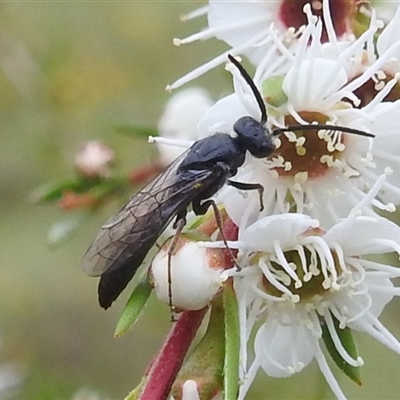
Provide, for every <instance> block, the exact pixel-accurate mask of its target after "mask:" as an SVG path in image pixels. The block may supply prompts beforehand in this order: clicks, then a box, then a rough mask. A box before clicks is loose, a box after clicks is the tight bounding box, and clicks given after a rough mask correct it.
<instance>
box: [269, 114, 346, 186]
mask: <svg viewBox="0 0 400 400" xmlns="http://www.w3.org/2000/svg"><path fill="white" fill-rule="evenodd" d="M300 116H301V117H302V118H303V119H304V120H306V121H317V122H318V123H320V124H324V123H326V121H327V117H326V116H325V115H322V114H319V113H312V112H301V113H300ZM285 124H286V125H287V126H291V125H292V126H293V125H297V123H296V121H295V120H294V119H293V117H291V116H288V117H286V119H285ZM279 139H280V146H279V147H278V148H277V149H276V150H275V152H274V154H273V156H271V158H270V161H271V162H272V164H273V165H272V169H273V170H275V171H276V172H277V173H278V175H279V176H291V177H295V176H296V175H297V174H299V173H300V174H306V175H307V178H319V177H321V176H323V175H325V174H326V173H327V172H328V170H329V169H330V167H332V166H337V165H338V164H341V161H340V157H341V155H342V152H343V150H344V149H345V137H344V136H343V135H341V134H337V131H324V130H317V129H316V130H310V131H302V130H299V131H296V132H288V133H287V134H286V133H285V134H282V135H281V136H280V137H279Z"/></svg>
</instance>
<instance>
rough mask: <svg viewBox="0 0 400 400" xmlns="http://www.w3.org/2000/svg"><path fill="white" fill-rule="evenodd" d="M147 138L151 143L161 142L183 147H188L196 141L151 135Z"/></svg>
mask: <svg viewBox="0 0 400 400" xmlns="http://www.w3.org/2000/svg"><path fill="white" fill-rule="evenodd" d="M147 140H148V142H149V143H160V144H166V145H168V146H175V147H182V148H185V149H188V148H189V147H190V146H192V145H193V143H194V141H191V140H177V139H170V138H165V137H161V136H149V137H148V139H147Z"/></svg>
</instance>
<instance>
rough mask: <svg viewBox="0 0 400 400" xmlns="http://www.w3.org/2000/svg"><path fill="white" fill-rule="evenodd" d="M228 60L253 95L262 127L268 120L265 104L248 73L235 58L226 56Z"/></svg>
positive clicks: (229, 55)
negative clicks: (258, 108) (259, 112)
mask: <svg viewBox="0 0 400 400" xmlns="http://www.w3.org/2000/svg"><path fill="white" fill-rule="evenodd" d="M228 58H229V61H230V62H231V63H232V64H233V65H234V66H235V67H236V68H237V69H238V70H239V72H240V74H241V75H242V77H243V78H244V80H245V81H246V83H247V84H248V85H249V86H250V88H251V90H252V92H253V94H254V97H255V98H256V101H257V104H258V106H259V107H260V111H261V121H260V122H261V124H262V125H264V124H265V123H266V122H267V120H268V116H267V108H266V107H265V103H264V100H263V98H262V96H261V93H260V91H259V90H258V89H257V86H256V84H255V83H254V81H253V79H252V78H251V76H250V75H249V73H248V72H247V71H246V70H245V69H244V67H243V65H242V64H240V62H239V61H238V60H237V59H236V58H235V57H233V56H232V55H231V54H228Z"/></svg>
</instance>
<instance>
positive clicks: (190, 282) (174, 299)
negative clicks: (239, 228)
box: [149, 236, 225, 310]
mask: <svg viewBox="0 0 400 400" xmlns="http://www.w3.org/2000/svg"><path fill="white" fill-rule="evenodd" d="M172 240H173V239H172ZM171 243H172V242H171V240H168V241H167V242H166V243H165V244H164V245H163V246H162V248H161V249H160V251H159V252H158V253H157V255H156V256H155V257H154V259H153V262H152V264H151V268H150V270H149V274H150V277H149V280H150V281H151V283H152V284H153V286H154V290H155V292H156V295H157V297H158V299H159V300H160V301H162V302H164V303H167V304H170V305H172V306H173V307H174V309H175V310H200V309H202V308H203V307H205V306H207V305H208V304H209V303H210V302H211V301H212V299H213V298H214V296H215V295H216V294H217V293H218V291H219V290H220V288H221V284H222V280H221V272H222V271H223V270H224V266H225V256H224V252H223V251H222V250H221V249H207V248H205V247H204V246H199V244H198V242H196V241H193V240H190V239H188V238H186V237H184V236H182V237H180V238H179V240H178V242H177V243H176V244H173V245H172V246H173V249H172V252H171V251H170V253H171V258H170V260H171V261H170V268H169V265H168V258H169V257H168V252H169V249H170V246H171ZM171 303H172V304H171Z"/></svg>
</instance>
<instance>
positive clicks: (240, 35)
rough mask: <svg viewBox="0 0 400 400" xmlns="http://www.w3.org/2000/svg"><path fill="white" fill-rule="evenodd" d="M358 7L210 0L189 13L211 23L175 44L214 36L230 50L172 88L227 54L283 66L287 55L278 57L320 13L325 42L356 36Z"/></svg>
mask: <svg viewBox="0 0 400 400" xmlns="http://www.w3.org/2000/svg"><path fill="white" fill-rule="evenodd" d="M356 7H357V6H356V2H355V1H354V0H345V1H338V2H334V1H332V2H329V0H323V1H312V2H311V1H310V2H309V3H304V2H294V1H290V0H277V1H267V0H261V1H248V0H246V1H243V0H233V1H229V2H225V1H220V0H210V1H209V6H208V7H207V8H202V9H201V12H199V13H194V14H193V15H191V16H190V17H195V16H196V17H197V16H202V15H204V14H207V18H208V28H207V29H205V30H203V31H201V32H199V33H196V34H194V35H191V36H189V37H187V38H185V39H175V40H174V43H175V44H176V45H178V46H179V45H182V44H186V43H191V42H193V41H196V40H205V39H209V38H212V37H215V38H217V39H220V40H223V41H225V42H226V43H227V44H228V45H229V46H231V49H229V50H228V51H227V52H226V53H223V54H221V55H220V56H218V57H216V58H214V59H213V60H211V61H209V62H207V63H206V64H204V65H202V66H200V67H199V68H196V69H195V70H194V71H192V72H190V73H189V74H187V75H186V76H184V77H182V78H181V79H179V80H178V81H176V82H174V83H173V84H172V85H171V86H170V88H171V89H174V88H177V87H179V86H181V85H183V84H184V83H186V82H188V81H190V80H192V79H195V78H196V77H198V76H199V75H201V74H203V73H205V72H207V71H208V70H210V69H212V68H214V67H216V66H217V65H219V64H221V63H223V62H225V60H226V55H227V54H228V53H231V54H233V55H239V54H243V55H246V56H248V58H249V59H250V60H251V61H252V62H253V64H255V65H269V66H270V64H273V65H275V67H279V66H282V64H283V63H284V62H285V59H284V57H281V58H280V57H279V56H281V54H285V53H293V52H294V51H295V49H296V47H297V41H298V39H299V38H301V36H302V34H303V32H304V31H306V29H305V25H307V23H309V22H310V19H311V20H313V21H315V20H316V18H317V17H320V18H323V19H324V24H326V26H324V28H323V32H322V33H321V35H322V40H323V41H324V42H326V41H328V40H330V39H331V37H332V36H333V35H334V36H335V38H336V39H337V38H339V39H340V40H352V39H353V38H354V35H353V33H352V24H353V23H354V19H355V16H356ZM184 19H185V20H186V19H189V18H184Z"/></svg>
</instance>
